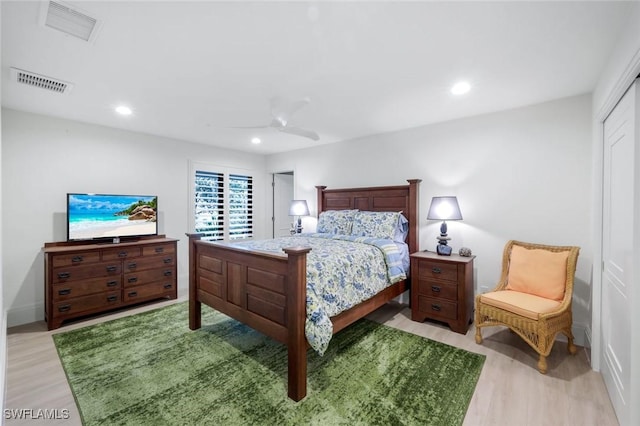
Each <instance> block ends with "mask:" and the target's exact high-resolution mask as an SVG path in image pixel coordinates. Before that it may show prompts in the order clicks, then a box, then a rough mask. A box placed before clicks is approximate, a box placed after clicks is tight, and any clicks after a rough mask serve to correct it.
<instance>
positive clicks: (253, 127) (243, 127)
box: [229, 124, 271, 129]
mask: <svg viewBox="0 0 640 426" xmlns="http://www.w3.org/2000/svg"><path fill="white" fill-rule="evenodd" d="M269 127H271V125H270V124H267V125H266V126H230V127H229V128H230V129H268V128H269Z"/></svg>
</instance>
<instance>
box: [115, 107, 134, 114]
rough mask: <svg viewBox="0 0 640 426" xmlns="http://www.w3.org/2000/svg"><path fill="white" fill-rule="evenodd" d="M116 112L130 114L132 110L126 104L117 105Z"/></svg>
mask: <svg viewBox="0 0 640 426" xmlns="http://www.w3.org/2000/svg"><path fill="white" fill-rule="evenodd" d="M116 112H117V113H118V114H120V115H131V114H132V113H133V111H131V108H129V107H128V106H126V105H119V106H117V107H116Z"/></svg>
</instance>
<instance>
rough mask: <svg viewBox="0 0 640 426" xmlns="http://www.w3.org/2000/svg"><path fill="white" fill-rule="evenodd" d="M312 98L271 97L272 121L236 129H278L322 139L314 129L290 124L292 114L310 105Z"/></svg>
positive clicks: (313, 138) (283, 131)
mask: <svg viewBox="0 0 640 426" xmlns="http://www.w3.org/2000/svg"><path fill="white" fill-rule="evenodd" d="M309 102H311V100H310V99H309V98H308V97H306V98H303V99H300V100H297V101H293V102H291V101H287V100H284V99H282V98H280V97H274V98H271V100H270V104H271V117H272V119H271V122H270V123H269V124H266V125H262V126H240V127H234V128H236V129H268V128H272V129H276V130H278V131H280V132H282V133H289V134H291V135H296V136H302V137H304V138H309V139H312V140H314V141H317V140H319V139H320V136H318V134H317V133H316V132H314V131H312V130H307V129H303V128H300V127H296V126H291V125H289V120H290V119H291V116H292V115H293V114H294V113H296V112H297V111H298V110H300V109H301V108H302V107H304V106H307V105H309Z"/></svg>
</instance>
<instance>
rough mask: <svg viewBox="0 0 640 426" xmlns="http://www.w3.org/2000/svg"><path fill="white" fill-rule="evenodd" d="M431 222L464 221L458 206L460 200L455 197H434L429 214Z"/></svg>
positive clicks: (428, 217)
mask: <svg viewBox="0 0 640 426" xmlns="http://www.w3.org/2000/svg"><path fill="white" fill-rule="evenodd" d="M427 219H429V220H462V213H461V212H460V206H459V205H458V199H457V198H456V197H454V196H445V197H433V198H432V199H431V206H430V207H429V213H427Z"/></svg>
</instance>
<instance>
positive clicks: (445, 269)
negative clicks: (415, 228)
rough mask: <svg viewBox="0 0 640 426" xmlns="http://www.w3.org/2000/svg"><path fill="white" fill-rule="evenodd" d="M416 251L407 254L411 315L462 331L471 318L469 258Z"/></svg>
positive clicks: (413, 317) (471, 284)
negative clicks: (409, 274)
mask: <svg viewBox="0 0 640 426" xmlns="http://www.w3.org/2000/svg"><path fill="white" fill-rule="evenodd" d="M474 258H475V256H471V257H462V256H458V255H455V254H452V255H451V256H440V255H438V254H436V253H433V252H427V251H420V252H416V253H413V254H412V255H411V319H412V320H414V321H420V322H422V321H424V320H425V319H426V318H429V319H433V320H437V321H441V322H445V323H447V324H448V325H449V327H450V328H451V329H452V330H453V331H456V332H458V333H462V334H466V333H467V329H468V328H469V324H470V323H471V322H472V321H473V288H474V285H473V259H474Z"/></svg>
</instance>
